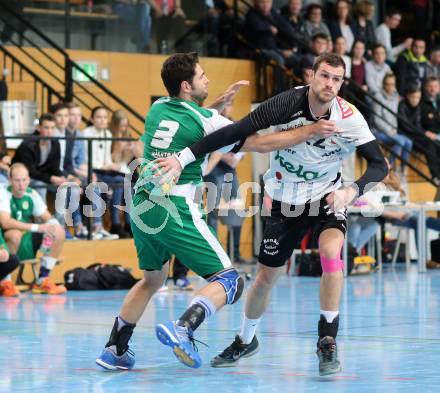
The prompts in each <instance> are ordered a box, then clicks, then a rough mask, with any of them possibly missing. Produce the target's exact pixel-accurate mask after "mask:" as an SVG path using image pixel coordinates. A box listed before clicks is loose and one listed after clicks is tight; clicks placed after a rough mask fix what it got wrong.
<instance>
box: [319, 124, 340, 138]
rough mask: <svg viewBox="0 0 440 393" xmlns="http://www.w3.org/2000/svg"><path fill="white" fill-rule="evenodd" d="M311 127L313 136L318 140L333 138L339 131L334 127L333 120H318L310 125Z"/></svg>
mask: <svg viewBox="0 0 440 393" xmlns="http://www.w3.org/2000/svg"><path fill="white" fill-rule="evenodd" d="M312 127H313V136H316V137H319V138H328V137H330V136H333V135H335V134H337V133H339V132H341V130H340V129H339V127H337V126H336V122H335V121H333V120H324V119H321V120H318V121H317V122H316V123H314V124H313V125H312Z"/></svg>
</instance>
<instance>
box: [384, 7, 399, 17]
mask: <svg viewBox="0 0 440 393" xmlns="http://www.w3.org/2000/svg"><path fill="white" fill-rule="evenodd" d="M393 15H400V16H402V13H401V12H400V11H399V10H398V9H397V8H390V9H389V10H388V11H387V12H386V14H385V16H386V17H387V18H391V17H392V16H393Z"/></svg>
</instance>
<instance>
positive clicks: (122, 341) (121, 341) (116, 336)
mask: <svg viewBox="0 0 440 393" xmlns="http://www.w3.org/2000/svg"><path fill="white" fill-rule="evenodd" d="M135 327H136V325H135V324H132V323H126V324H125V325H124V326H122V327H121V328H120V329H119V331H118V318H117V317H116V319H115V323H114V325H113V329H112V332H111V333H110V338H109V339H108V343H107V344H105V347H106V348H108V347H111V346H112V345H115V346H116V355H118V356H121V355H122V354H123V353H124V352H125V351H127V349H128V340H130V338H131V336H132V334H133V330H134V328H135Z"/></svg>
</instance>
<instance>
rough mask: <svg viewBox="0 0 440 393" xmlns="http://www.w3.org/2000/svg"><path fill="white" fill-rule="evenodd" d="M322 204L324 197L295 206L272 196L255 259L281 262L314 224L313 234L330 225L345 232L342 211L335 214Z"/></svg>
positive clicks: (268, 263)
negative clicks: (257, 254)
mask: <svg viewBox="0 0 440 393" xmlns="http://www.w3.org/2000/svg"><path fill="white" fill-rule="evenodd" d="M326 205H327V202H326V200H325V197H324V198H323V199H321V200H320V201H317V202H314V203H312V204H305V205H298V206H293V205H289V204H286V203H282V202H279V201H275V200H274V201H273V202H272V210H271V215H270V217H267V219H266V224H265V228H264V235H263V240H262V242H261V246H260V255H259V258H258V260H259V262H260V263H262V264H263V265H265V266H269V267H280V266H283V265H284V264H285V263H286V261H287V259H288V258H289V257H290V256H291V255H292V253H293V250H294V249H295V248H298V246H299V244H300V242H301V240H302V238H303V237H304V236H305V235H306V234H307V232H308V231H309V230H310V229H312V228H315V227H316V228H317V229H316V232H317V233H315V235H317V236H319V235H320V233H321V232H322V231H324V230H325V229H330V228H336V229H339V230H340V231H341V232H342V233H343V234H344V236H345V231H346V228H347V220H346V214H345V211H342V212H338V213H336V214H335V213H333V212H332V211H330V210H329V209H328V208H325V207H324V206H326ZM283 212H287V214H286V213H284V214H283Z"/></svg>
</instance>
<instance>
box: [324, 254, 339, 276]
mask: <svg viewBox="0 0 440 393" xmlns="http://www.w3.org/2000/svg"><path fill="white" fill-rule="evenodd" d="M320 258H321V266H322V271H323V272H324V273H334V272H339V271H341V270H343V269H344V261H343V260H342V259H341V257H340V256H338V257H337V258H326V257H325V256H323V255H321V256H320Z"/></svg>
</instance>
